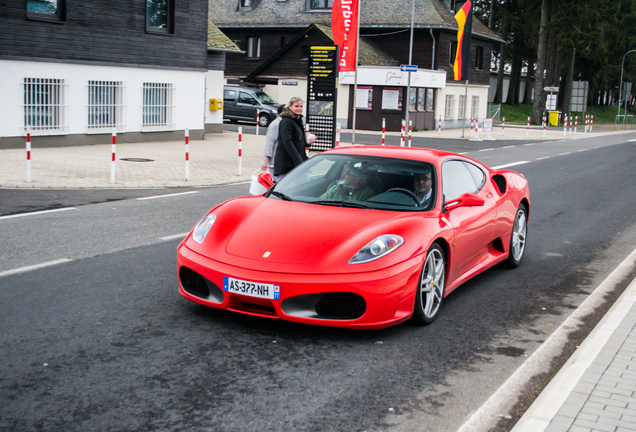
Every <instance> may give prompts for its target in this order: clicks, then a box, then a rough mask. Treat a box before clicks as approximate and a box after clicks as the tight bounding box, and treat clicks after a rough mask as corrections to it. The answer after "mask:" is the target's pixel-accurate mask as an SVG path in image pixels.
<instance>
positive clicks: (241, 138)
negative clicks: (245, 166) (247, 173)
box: [238, 126, 243, 176]
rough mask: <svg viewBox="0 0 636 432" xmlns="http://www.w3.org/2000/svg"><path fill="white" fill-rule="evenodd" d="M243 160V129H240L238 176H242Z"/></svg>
mask: <svg viewBox="0 0 636 432" xmlns="http://www.w3.org/2000/svg"><path fill="white" fill-rule="evenodd" d="M242 159H243V128H242V127H241V126H239V128H238V175H239V176H240V175H241V171H242V170H241V168H242V167H241V163H242Z"/></svg>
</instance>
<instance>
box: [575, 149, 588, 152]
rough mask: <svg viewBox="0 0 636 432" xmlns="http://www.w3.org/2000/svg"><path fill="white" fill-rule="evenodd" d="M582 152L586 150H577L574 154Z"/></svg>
mask: <svg viewBox="0 0 636 432" xmlns="http://www.w3.org/2000/svg"><path fill="white" fill-rule="evenodd" d="M584 151H587V149H578V150H577V151H576V152H577V153H581V152H584Z"/></svg>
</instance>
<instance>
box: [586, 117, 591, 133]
mask: <svg viewBox="0 0 636 432" xmlns="http://www.w3.org/2000/svg"><path fill="white" fill-rule="evenodd" d="M589 126H590V115H589V114H585V133H587V128H588V127H589Z"/></svg>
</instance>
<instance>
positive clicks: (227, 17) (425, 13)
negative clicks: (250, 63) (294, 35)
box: [208, 0, 502, 42]
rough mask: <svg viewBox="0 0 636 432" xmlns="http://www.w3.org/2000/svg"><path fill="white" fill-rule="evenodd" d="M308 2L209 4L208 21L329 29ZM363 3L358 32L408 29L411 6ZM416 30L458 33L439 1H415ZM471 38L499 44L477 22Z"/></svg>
mask: <svg viewBox="0 0 636 432" xmlns="http://www.w3.org/2000/svg"><path fill="white" fill-rule="evenodd" d="M308 1H309V0H287V1H279V0H251V1H250V7H247V8H242V7H240V1H239V0H208V4H209V17H210V19H211V20H212V21H214V23H215V24H216V25H218V26H219V27H221V28H226V27H227V28H267V27H269V28H275V27H295V28H302V27H306V26H308V25H310V24H319V25H324V26H329V27H330V26H331V11H330V10H328V11H325V12H316V11H308V10H307V4H308ZM396 3H397V1H396V0H364V1H363V2H362V8H361V9H360V27H361V28H365V29H367V28H405V27H410V25H411V7H410V2H408V4H407V2H401V4H400V5H399V6H398V5H397V4H396ZM414 27H415V28H427V29H428V28H434V29H437V28H438V29H448V30H449V31H456V30H457V21H455V17H454V14H453V13H452V12H451V11H450V10H448V9H447V8H446V6H445V5H444V4H443V3H442V2H441V1H440V0H415V14H414ZM473 35H474V36H482V37H485V38H488V39H495V40H498V41H500V42H502V40H501V37H500V36H499V34H497V33H496V32H494V31H492V30H490V29H489V28H488V27H486V26H485V25H484V24H482V23H481V22H480V21H479V20H478V19H474V20H473Z"/></svg>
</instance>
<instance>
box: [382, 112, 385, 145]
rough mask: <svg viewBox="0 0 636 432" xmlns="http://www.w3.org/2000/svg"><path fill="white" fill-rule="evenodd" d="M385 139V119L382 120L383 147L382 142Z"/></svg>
mask: <svg viewBox="0 0 636 432" xmlns="http://www.w3.org/2000/svg"><path fill="white" fill-rule="evenodd" d="M385 137H386V119H384V118H383V119H382V145H384V142H385V141H384V140H385Z"/></svg>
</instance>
